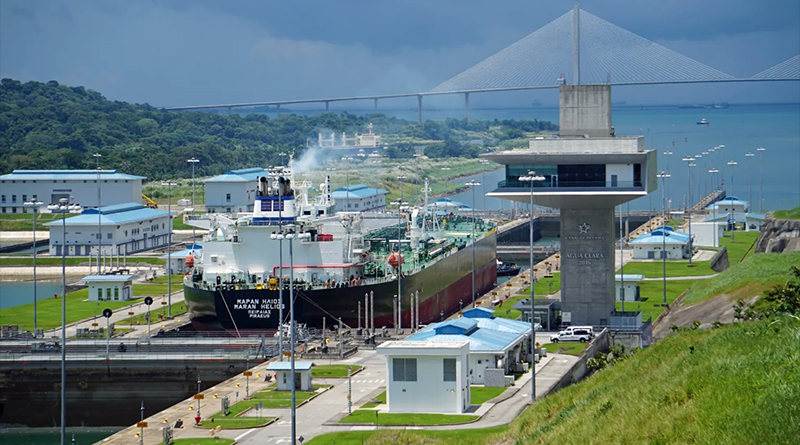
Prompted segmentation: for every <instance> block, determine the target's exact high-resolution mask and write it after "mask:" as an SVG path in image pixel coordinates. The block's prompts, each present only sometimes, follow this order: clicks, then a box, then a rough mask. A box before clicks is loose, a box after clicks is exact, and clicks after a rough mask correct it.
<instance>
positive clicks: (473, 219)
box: [417, 181, 533, 322]
mask: <svg viewBox="0 0 800 445" xmlns="http://www.w3.org/2000/svg"><path fill="white" fill-rule="evenodd" d="M467 185H468V186H470V188H472V306H475V297H476V295H475V186H478V185H481V183H480V182H478V181H470V182H468V183H467ZM531 267H533V266H531ZM417 322H419V320H418V321H417Z"/></svg>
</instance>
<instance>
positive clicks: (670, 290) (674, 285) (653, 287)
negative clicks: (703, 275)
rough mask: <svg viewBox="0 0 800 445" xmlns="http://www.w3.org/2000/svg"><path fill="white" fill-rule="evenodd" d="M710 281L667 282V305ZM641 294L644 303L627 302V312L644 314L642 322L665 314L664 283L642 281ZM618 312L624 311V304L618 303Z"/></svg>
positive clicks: (640, 283) (640, 285) (640, 284)
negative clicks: (702, 282) (697, 284)
mask: <svg viewBox="0 0 800 445" xmlns="http://www.w3.org/2000/svg"><path fill="white" fill-rule="evenodd" d="M699 281H708V280H674V281H670V280H667V304H672V302H674V301H675V299H676V298H678V297H679V296H680V295H681V294H682V293H683V291H685V290H686V289H689V288H690V287H692V285H693V284H694V283H697V282H699ZM639 293H640V296H641V298H642V301H627V300H626V301H625V310H628V311H630V310H635V311H641V312H642V320H647V317H653V321H655V320H656V318H657V317H658V316H659V315H661V313H662V312H664V309H665V308H664V307H663V306H661V303H662V302H663V301H664V282H663V281H640V282H639ZM617 310H620V311H621V310H622V303H621V302H617Z"/></svg>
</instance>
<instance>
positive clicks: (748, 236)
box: [719, 230, 761, 265]
mask: <svg viewBox="0 0 800 445" xmlns="http://www.w3.org/2000/svg"><path fill="white" fill-rule="evenodd" d="M760 235H761V232H744V231H738V230H737V231H736V233H735V234H734V235H733V238H734V240H735V242H731V236H730V232H727V235H726V236H725V237H722V238H720V239H719V246H720V247H727V248H728V264H731V265H733V264H735V263H738V262H741V261H742V258H744V254H745V253H746V252H747V250H748V249H749V248H750V246H752V245H753V243H754V242H756V241H757V240H758V237H759V236H760ZM752 254H753V252H752V251H751V252H750V255H752Z"/></svg>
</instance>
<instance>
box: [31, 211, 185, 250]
mask: <svg viewBox="0 0 800 445" xmlns="http://www.w3.org/2000/svg"><path fill="white" fill-rule="evenodd" d="M99 213H100V215H99V216H98V209H87V210H84V211H83V212H81V214H80V215H77V216H73V217H71V218H67V219H66V220H65V221H64V222H63V225H64V226H65V227H66V233H64V231H63V230H62V221H60V220H55V221H52V222H49V223H46V224H45V225H46V226H47V227H49V229H50V255H55V256H61V251H62V249H66V253H65V254H66V255H68V256H74V255H97V246H98V243H99V244H100V245H101V246H102V254H103V255H112V256H118V255H127V254H131V253H135V252H141V251H144V250H149V249H153V248H156V247H162V246H166V245H167V243H168V235H169V232H170V231H171V230H172V219H171V218H170V215H169V212H167V211H164V210H157V209H151V208H148V207H145V206H144V205H142V204H140V203H136V202H129V203H125V204H117V205H112V206H103V207H101V208H100V209H99ZM98 229H100V233H99V234H98ZM98 235H100V236H99V237H98ZM98 238H99V242H98ZM65 239H66V242H65Z"/></svg>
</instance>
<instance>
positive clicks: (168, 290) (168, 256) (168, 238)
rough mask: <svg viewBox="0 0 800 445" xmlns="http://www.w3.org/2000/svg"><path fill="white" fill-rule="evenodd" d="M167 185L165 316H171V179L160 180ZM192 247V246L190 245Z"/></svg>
mask: <svg viewBox="0 0 800 445" xmlns="http://www.w3.org/2000/svg"><path fill="white" fill-rule="evenodd" d="M161 185H166V186H167V214H168V215H169V233H168V234H167V317H168V318H172V257H171V256H170V255H171V254H172V186H173V185H178V184H176V183H174V182H172V181H167V182H162V183H161ZM192 248H194V246H192Z"/></svg>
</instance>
